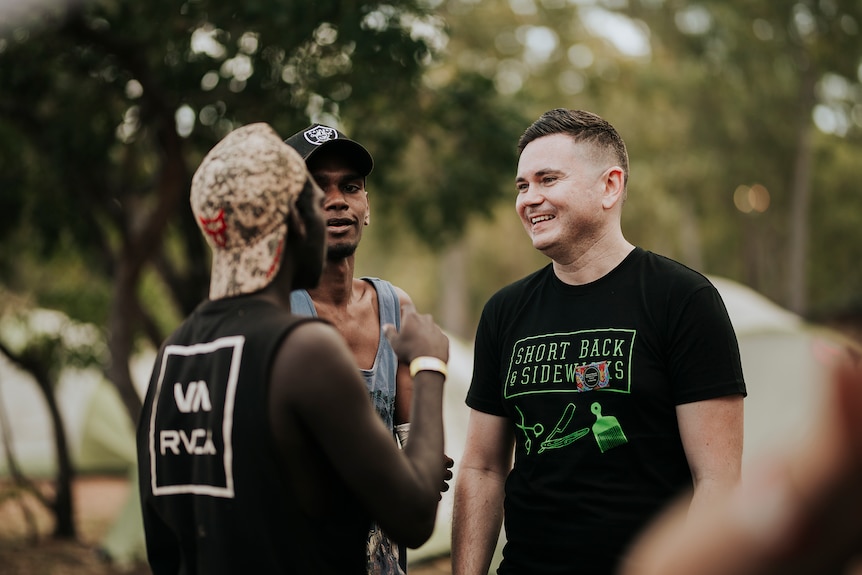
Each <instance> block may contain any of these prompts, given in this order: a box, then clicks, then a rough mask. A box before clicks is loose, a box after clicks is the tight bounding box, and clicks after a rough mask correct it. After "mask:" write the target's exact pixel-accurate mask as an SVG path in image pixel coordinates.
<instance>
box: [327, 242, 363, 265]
mask: <svg viewBox="0 0 862 575" xmlns="http://www.w3.org/2000/svg"><path fill="white" fill-rule="evenodd" d="M355 253H356V246H355V245H352V244H351V245H334V246H327V248H326V261H329V262H340V261H342V260H345V259H347V258H349V257H350V256H352V255H353V254H355Z"/></svg>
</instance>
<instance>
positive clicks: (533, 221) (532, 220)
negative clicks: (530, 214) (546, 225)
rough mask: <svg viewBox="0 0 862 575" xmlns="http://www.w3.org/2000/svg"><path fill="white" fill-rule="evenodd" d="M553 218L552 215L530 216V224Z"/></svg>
mask: <svg viewBox="0 0 862 575" xmlns="http://www.w3.org/2000/svg"><path fill="white" fill-rule="evenodd" d="M552 219H554V216H538V217H536V218H530V223H531V224H537V223H539V222H546V221H548V220H552Z"/></svg>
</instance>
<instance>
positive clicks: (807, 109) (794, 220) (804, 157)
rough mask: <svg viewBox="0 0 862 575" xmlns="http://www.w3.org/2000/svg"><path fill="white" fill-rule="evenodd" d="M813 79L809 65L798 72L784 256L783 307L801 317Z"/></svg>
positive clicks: (804, 291) (804, 302)
mask: <svg viewBox="0 0 862 575" xmlns="http://www.w3.org/2000/svg"><path fill="white" fill-rule="evenodd" d="M815 82H816V76H815V72H814V69H813V66H812V65H811V64H809V65H808V66H807V68H806V69H805V70H803V71H802V77H801V83H800V87H799V90H800V92H799V104H800V105H799V110H800V112H799V114H798V117H799V127H798V130H797V133H796V159H795V161H794V163H793V181H792V182H791V184H790V191H791V207H790V230H789V231H790V248H789V252H788V278H787V306H788V307H789V308H790V309H791V310H792V311H794V312H796V313H798V314H800V315H804V314H805V312H806V311H807V307H808V280H807V271H808V270H807V259H808V231H809V230H808V211H809V204H810V202H811V163H812V153H813V151H812V138H813V126H812V125H811V110H812V109H813V107H814V103H815V94H814V87H815Z"/></svg>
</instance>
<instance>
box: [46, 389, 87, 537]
mask: <svg viewBox="0 0 862 575" xmlns="http://www.w3.org/2000/svg"><path fill="white" fill-rule="evenodd" d="M37 381H38V382H39V389H41V390H42V394H43V395H44V396H45V402H46V403H47V405H48V412H49V413H50V414H51V424H52V426H53V428H54V429H53V431H54V449H55V450H56V458H57V479H56V484H55V490H56V493H55V494H54V502H53V504H52V507H53V509H54V518H55V519H56V523H55V525H54V537H58V538H63V539H75V538H76V537H77V531H76V529H75V506H74V500H73V499H72V481H73V480H74V479H75V470H74V469H73V467H72V460H71V457H69V442H68V439H67V437H66V427H65V425H64V423H63V414H62V413H60V409H59V406H58V405H57V397H56V395H54V390H55V389H56V387H55V386H54V384H53V382H51V381H50V380H48V379H47V378H45V377H44V374H42V375H41V376H39V377H37Z"/></svg>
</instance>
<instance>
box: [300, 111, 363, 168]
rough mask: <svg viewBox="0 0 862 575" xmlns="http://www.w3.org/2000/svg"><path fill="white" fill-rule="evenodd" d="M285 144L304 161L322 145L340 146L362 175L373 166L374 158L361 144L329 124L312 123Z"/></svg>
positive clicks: (329, 147) (328, 146) (327, 146)
mask: <svg viewBox="0 0 862 575" xmlns="http://www.w3.org/2000/svg"><path fill="white" fill-rule="evenodd" d="M284 142H285V143H286V144H287V145H289V146H290V147H292V148H293V149H294V150H296V151H297V152H299V155H300V156H302V159H303V160H305V161H306V162H307V161H308V159H309V158H310V157H311V156H312V155H314V153H315V152H317V150H320V149H321V148H323V147H324V146H325V147H326V148H327V149H331V148H334V147H336V146H338V147H340V148H341V149H342V151H343V153H344V155H345V156H347V157H349V158H350V159H351V160H353V161H354V162H355V163H356V167H357V168H359V171H360V172H361V173H362V175H363V176H367V175H368V174H370V173H371V170H372V169H373V168H374V160H373V159H372V158H371V154H369V153H368V150H366V149H365V148H364V147H363V146H362V145H361V144H359V143H358V142H354V141H353V140H351V139H349V138H348V137H347V136H345V135H344V134H342V133H341V132H339V131H338V130H336V129H335V128H331V127H329V126H324V125H323V124H312V125H311V126H309V127H307V128H305V129H304V130H300V131H299V132H297V133H295V134H294V135H292V136H291V137H289V138H288V139H286V140H285V141H284Z"/></svg>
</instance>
